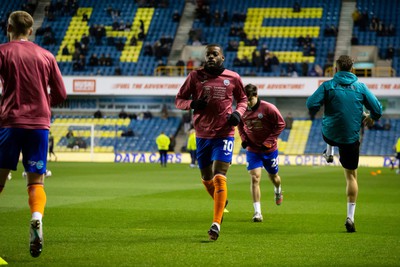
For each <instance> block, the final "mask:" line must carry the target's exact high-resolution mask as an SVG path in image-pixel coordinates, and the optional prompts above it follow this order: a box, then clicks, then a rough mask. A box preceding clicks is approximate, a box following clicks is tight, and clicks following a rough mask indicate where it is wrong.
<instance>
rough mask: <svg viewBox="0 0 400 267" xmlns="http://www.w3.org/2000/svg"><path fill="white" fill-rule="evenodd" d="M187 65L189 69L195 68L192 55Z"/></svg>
mask: <svg viewBox="0 0 400 267" xmlns="http://www.w3.org/2000/svg"><path fill="white" fill-rule="evenodd" d="M186 67H187V69H188V71H191V70H193V67H194V61H193V59H192V58H191V57H189V58H188V61H187V62H186Z"/></svg>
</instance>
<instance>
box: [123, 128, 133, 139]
mask: <svg viewBox="0 0 400 267" xmlns="http://www.w3.org/2000/svg"><path fill="white" fill-rule="evenodd" d="M121 136H122V137H132V136H135V132H134V131H133V130H132V128H130V127H129V128H127V129H126V130H125V131H124V132H122V133H121Z"/></svg>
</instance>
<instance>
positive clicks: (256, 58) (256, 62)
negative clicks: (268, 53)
mask: <svg viewBox="0 0 400 267" xmlns="http://www.w3.org/2000/svg"><path fill="white" fill-rule="evenodd" d="M251 63H252V65H253V66H254V67H256V69H257V71H259V70H260V67H261V56H260V52H259V51H258V50H257V49H256V48H255V49H254V51H253V53H252V54H251Z"/></svg>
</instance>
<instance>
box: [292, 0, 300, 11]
mask: <svg viewBox="0 0 400 267" xmlns="http://www.w3.org/2000/svg"><path fill="white" fill-rule="evenodd" d="M293 12H295V13H298V12H301V6H300V3H299V2H298V1H295V2H294V4H293Z"/></svg>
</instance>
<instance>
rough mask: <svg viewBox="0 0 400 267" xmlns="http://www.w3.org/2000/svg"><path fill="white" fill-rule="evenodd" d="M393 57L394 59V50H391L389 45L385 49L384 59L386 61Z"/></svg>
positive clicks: (391, 47)
mask: <svg viewBox="0 0 400 267" xmlns="http://www.w3.org/2000/svg"><path fill="white" fill-rule="evenodd" d="M393 57H394V48H393V46H392V45H389V46H388V47H387V48H386V59H387V60H392V59H393Z"/></svg>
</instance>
